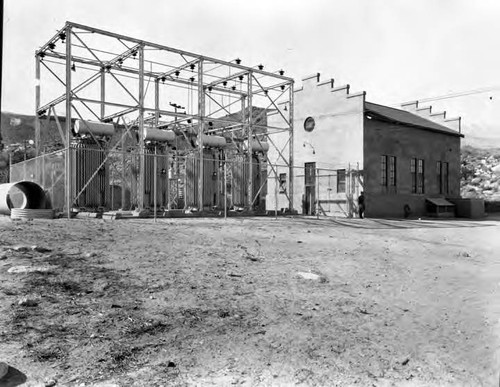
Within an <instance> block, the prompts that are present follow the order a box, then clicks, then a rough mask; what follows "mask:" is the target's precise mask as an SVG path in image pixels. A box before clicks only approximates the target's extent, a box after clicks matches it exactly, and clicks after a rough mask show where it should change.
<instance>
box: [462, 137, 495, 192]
mask: <svg viewBox="0 0 500 387" xmlns="http://www.w3.org/2000/svg"><path fill="white" fill-rule="evenodd" d="M461 169H462V177H461V182H460V191H461V195H462V197H466V198H483V199H485V200H486V201H500V148H489V149H480V148H474V147H471V146H465V147H463V148H462V165H461Z"/></svg>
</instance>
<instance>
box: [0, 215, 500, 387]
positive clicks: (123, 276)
mask: <svg viewBox="0 0 500 387" xmlns="http://www.w3.org/2000/svg"><path fill="white" fill-rule="evenodd" d="M33 245H36V246H37V249H35V250H33V249H31V248H27V247H26V246H28V247H31V246H33ZM14 247H17V248H15V249H14ZM18 266H28V268H31V270H38V271H34V272H28V273H22V272H15V271H20V269H19V268H16V267H18ZM9 269H10V272H9ZM12 271H14V272H12ZM21 271H22V269H21ZM499 333H500V221H494V220H491V219H489V220H486V221H459V220H452V221H444V220H442V221H431V220H423V221H416V220H415V221H413V220H412V221H395V220H374V219H364V220H359V219H352V220H345V219H344V220H340V219H337V220H326V219H320V220H317V219H314V218H310V219H305V218H296V219H291V218H280V219H277V220H275V219H272V218H245V219H243V218H230V219H228V220H224V219H169V220H166V219H164V220H159V221H158V222H157V223H154V222H153V220H144V219H133V220H119V221H103V220H97V219H87V220H71V221H67V220H62V219H60V220H54V221H48V220H47V221H44V220H39V221H32V222H11V221H10V220H9V219H8V218H6V217H3V218H0V361H4V362H6V363H7V364H9V365H10V366H11V368H10V372H9V374H8V376H7V378H4V379H2V380H1V381H0V386H6V387H10V386H16V385H23V386H54V385H56V386H101V387H104V386H108V387H110V386H191V385H201V386H230V385H243V386H288V385H305V386H306V385H307V386H351V385H359V386H377V387H382V386H496V385H498V378H499V375H498V372H499V370H500V367H499V364H500V351H499V348H500V347H499V344H500V338H499ZM23 382H24V384H21V383H23Z"/></svg>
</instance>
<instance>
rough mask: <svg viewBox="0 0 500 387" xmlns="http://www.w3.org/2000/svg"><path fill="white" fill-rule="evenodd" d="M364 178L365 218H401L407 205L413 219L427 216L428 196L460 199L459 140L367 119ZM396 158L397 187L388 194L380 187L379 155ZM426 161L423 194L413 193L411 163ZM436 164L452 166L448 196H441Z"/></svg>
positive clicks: (440, 134) (454, 137)
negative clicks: (441, 162)
mask: <svg viewBox="0 0 500 387" xmlns="http://www.w3.org/2000/svg"><path fill="white" fill-rule="evenodd" d="M364 122H365V124H364V138H365V141H364V150H363V153H364V178H365V196H366V215H367V216H369V217H392V216H394V217H401V216H403V214H404V211H403V207H404V205H405V204H408V205H409V206H410V207H411V209H412V214H413V215H414V216H419V215H424V214H425V197H459V196H460V137H457V136H450V135H446V134H442V133H436V132H431V131H428V130H423V129H417V128H412V127H408V126H404V125H398V124H392V123H387V122H383V121H379V120H376V119H368V118H365V119H364ZM381 155H391V156H396V158H397V159H396V182H397V183H396V188H395V190H394V191H393V192H390V193H387V190H386V187H384V186H382V185H381V184H380V176H381V168H380V156H381ZM412 158H417V159H423V160H424V187H425V191H424V194H414V193H412V176H411V173H410V160H411V159H412ZM437 161H444V162H448V163H449V193H448V194H440V193H439V185H438V181H437V175H436V163H437Z"/></svg>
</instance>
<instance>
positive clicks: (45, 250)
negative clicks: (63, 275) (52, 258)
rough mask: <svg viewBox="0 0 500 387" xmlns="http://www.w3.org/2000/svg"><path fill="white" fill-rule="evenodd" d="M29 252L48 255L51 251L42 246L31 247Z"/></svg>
mask: <svg viewBox="0 0 500 387" xmlns="http://www.w3.org/2000/svg"><path fill="white" fill-rule="evenodd" d="M31 250H33V251H36V252H37V253H50V252H51V251H52V249H49V248H47V247H43V246H31Z"/></svg>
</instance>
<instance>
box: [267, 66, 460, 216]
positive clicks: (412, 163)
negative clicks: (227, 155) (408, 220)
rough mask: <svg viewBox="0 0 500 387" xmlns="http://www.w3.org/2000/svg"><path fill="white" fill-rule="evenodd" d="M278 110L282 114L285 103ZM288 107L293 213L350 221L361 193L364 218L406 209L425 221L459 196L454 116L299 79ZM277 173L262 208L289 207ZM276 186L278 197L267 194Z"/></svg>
mask: <svg viewBox="0 0 500 387" xmlns="http://www.w3.org/2000/svg"><path fill="white" fill-rule="evenodd" d="M278 108H279V109H283V110H285V109H288V106H287V103H283V104H281V105H279V106H278ZM294 109H295V110H294V112H295V114H294V139H293V142H294V146H293V148H294V154H293V156H294V165H295V166H297V167H298V168H295V169H294V177H293V179H294V181H293V186H294V188H293V189H294V195H293V208H294V209H295V210H297V211H298V212H299V213H302V214H314V213H316V211H318V212H319V213H320V214H322V215H330V216H355V214H356V212H357V197H358V196H359V193H360V191H364V193H365V198H366V199H365V200H366V216H368V217H403V216H404V214H405V211H404V208H405V206H407V208H409V209H410V210H411V215H412V216H423V215H426V214H429V211H435V210H436V209H439V208H445V209H446V210H449V209H450V208H452V207H451V205H452V203H450V202H448V201H446V199H453V198H458V197H459V196H460V140H461V138H462V137H463V135H462V134H461V133H460V118H456V119H448V118H447V117H446V113H445V112H439V113H433V112H432V108H431V107H423V108H422V107H419V106H418V102H413V103H408V104H405V105H403V106H402V107H401V109H396V108H392V107H388V106H383V105H378V104H374V103H370V102H367V101H366V93H365V92H358V93H352V92H351V91H350V87H349V85H344V86H340V87H335V85H334V81H333V79H328V80H326V81H323V82H321V81H320V75H319V74H315V75H313V76H311V77H307V78H304V79H303V86H302V88H300V89H297V90H296V92H295V94H294ZM277 121H278V112H277V111H274V112H271V113H270V114H269V115H268V122H269V125H273V124H274V122H277ZM287 140H288V137H286V135H283V137H282V138H276V139H275V141H277V142H282V143H283V144H285V142H286V141H287ZM270 152H271V154H270V155H269V156H270V159H271V160H272V159H273V157H274V158H275V159H276V158H277V157H276V156H277V155H273V154H272V150H271V151H270ZM280 172H281V173H279V179H275V180H273V179H270V180H269V184H268V197H267V200H266V203H267V206H268V209H274V208H276V207H277V208H286V207H288V196H287V192H286V190H285V189H284V188H283V187H285V186H286V180H287V179H289V173H288V174H287V173H286V169H284V168H281V169H280ZM269 175H270V176H271V175H272V172H271V171H269ZM276 180H278V181H276ZM275 181H276V184H279V185H280V189H279V194H278V195H273V194H272V193H273V192H275V188H274V185H275ZM276 191H278V190H276ZM276 198H277V202H276ZM449 206H450V207H449Z"/></svg>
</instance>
